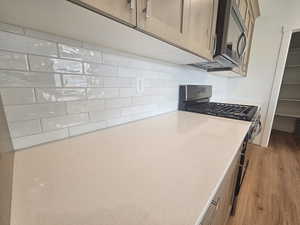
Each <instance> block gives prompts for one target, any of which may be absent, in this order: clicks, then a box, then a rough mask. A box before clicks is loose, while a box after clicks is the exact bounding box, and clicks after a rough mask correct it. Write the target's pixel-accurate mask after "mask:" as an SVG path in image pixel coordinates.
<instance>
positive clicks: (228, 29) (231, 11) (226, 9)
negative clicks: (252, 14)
mask: <svg viewBox="0 0 300 225" xmlns="http://www.w3.org/2000/svg"><path fill="white" fill-rule="evenodd" d="M218 10H219V11H218V19H217V27H216V50H215V55H214V58H215V60H217V61H218V62H219V63H221V64H223V65H224V66H226V67H236V66H239V65H240V64H241V62H242V58H243V55H244V53H245V49H246V45H247V37H246V35H245V25H244V23H243V20H242V17H241V15H240V13H239V10H238V8H237V6H236V4H235V2H234V1H232V0H222V1H219V9H218Z"/></svg>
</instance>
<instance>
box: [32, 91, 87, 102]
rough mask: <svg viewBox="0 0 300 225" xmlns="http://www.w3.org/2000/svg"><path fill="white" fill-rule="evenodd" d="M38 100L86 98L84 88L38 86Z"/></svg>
mask: <svg viewBox="0 0 300 225" xmlns="http://www.w3.org/2000/svg"><path fill="white" fill-rule="evenodd" d="M36 95H37V100H38V102H62V101H76V100H83V99H86V90H85V89H84V88H37V89H36Z"/></svg>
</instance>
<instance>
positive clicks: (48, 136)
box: [13, 129, 69, 149]
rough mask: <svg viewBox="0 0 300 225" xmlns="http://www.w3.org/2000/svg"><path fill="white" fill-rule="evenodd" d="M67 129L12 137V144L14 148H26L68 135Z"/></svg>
mask: <svg viewBox="0 0 300 225" xmlns="http://www.w3.org/2000/svg"><path fill="white" fill-rule="evenodd" d="M68 135H69V134H68V129H62V130H55V131H51V132H45V133H40V134H35V135H31V136H25V137H21V138H14V139H13V145H14V148H15V149H22V148H28V147H30V146H33V145H38V144H43V143H47V142H50V141H55V140H59V139H63V138H66V137H68Z"/></svg>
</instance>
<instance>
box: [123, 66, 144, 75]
mask: <svg viewBox="0 0 300 225" xmlns="http://www.w3.org/2000/svg"><path fill="white" fill-rule="evenodd" d="M141 74H142V71H141V70H138V69H133V68H128V67H119V76H120V77H137V76H139V75H141Z"/></svg>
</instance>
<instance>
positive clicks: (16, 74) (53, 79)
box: [0, 70, 61, 87]
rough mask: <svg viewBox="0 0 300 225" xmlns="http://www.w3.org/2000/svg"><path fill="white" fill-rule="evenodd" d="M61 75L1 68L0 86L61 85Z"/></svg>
mask: <svg viewBox="0 0 300 225" xmlns="http://www.w3.org/2000/svg"><path fill="white" fill-rule="evenodd" d="M60 86H61V79H60V75H58V74H53V73H36V72H20V71H8V70H0V87H60Z"/></svg>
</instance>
